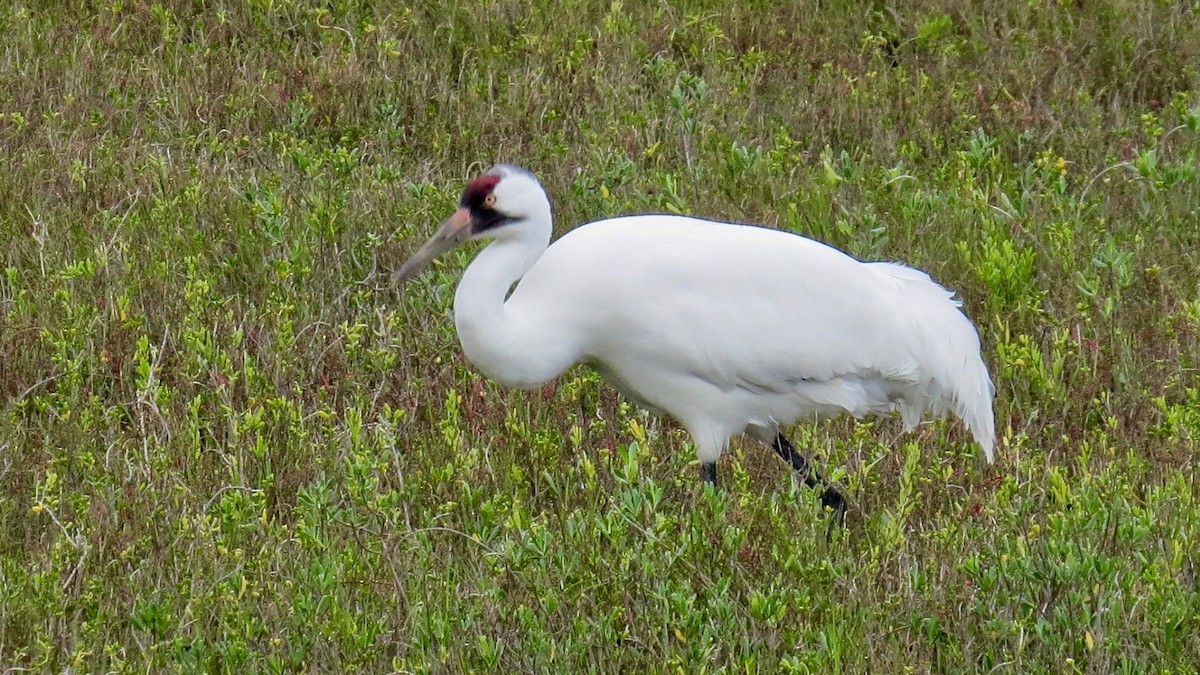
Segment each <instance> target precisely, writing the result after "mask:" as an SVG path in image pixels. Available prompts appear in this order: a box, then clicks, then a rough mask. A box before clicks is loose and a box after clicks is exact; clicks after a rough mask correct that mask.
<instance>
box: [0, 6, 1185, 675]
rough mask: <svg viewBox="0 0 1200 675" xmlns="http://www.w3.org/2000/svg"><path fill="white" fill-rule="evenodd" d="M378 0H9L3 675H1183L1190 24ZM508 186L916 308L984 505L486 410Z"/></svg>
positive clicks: (563, 215) (856, 443)
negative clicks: (464, 197) (878, 276)
mask: <svg viewBox="0 0 1200 675" xmlns="http://www.w3.org/2000/svg"><path fill="white" fill-rule="evenodd" d="M383 4H384V3H371V2H366V1H365V0H328V1H327V2H313V3H303V2H299V1H296V0H214V1H210V2H187V1H184V0H163V1H160V2H150V1H149V0H145V1H142V0H138V1H136V2H135V1H132V0H114V1H112V2H100V3H65V2H32V1H30V0H16V1H15V2H10V3H4V4H3V6H0V269H2V271H3V274H2V275H0V406H2V407H0V670H4V669H5V668H8V667H13V668H15V669H18V670H20V669H32V670H36V671H55V672H59V671H67V670H71V671H76V672H100V671H143V672H145V671H163V670H167V671H171V670H174V671H184V672H195V671H200V670H208V671H227V672H249V671H260V672H261V671H267V672H284V671H287V672H293V671H299V670H303V669H307V670H309V671H312V672H322V671H324V672H330V671H353V670H363V671H373V672H381V671H411V672H431V671H443V670H448V671H454V672H457V671H469V670H470V671H489V670H497V671H505V672H526V671H531V670H541V671H546V672H570V671H575V670H595V671H625V672H640V671H671V672H716V671H724V672H730V673H734V672H738V673H754V672H763V673H772V672H785V673H786V672H793V673H806V672H878V673H883V672H902V671H910V672H928V671H934V670H936V671H948V672H961V671H995V672H1012V673H1018V672H1066V673H1073V672H1095V673H1107V672H1114V671H1116V672H1128V673H1142V672H1176V673H1179V672H1196V671H1197V668H1198V667H1200V666H1198V665H1197V663H1198V662H1200V660H1198V654H1200V592H1198V591H1197V585H1198V578H1197V577H1198V569H1197V557H1198V553H1197V550H1198V548H1200V499H1198V496H1200V495H1198V491H1197V484H1196V474H1197V466H1196V462H1197V451H1196V440H1197V437H1198V436H1200V383H1198V382H1197V379H1196V371H1197V368H1200V295H1198V293H1200V291H1198V289H1200V253H1198V251H1200V216H1198V213H1200V190H1198V189H1197V188H1198V186H1200V183H1198V181H1197V165H1198V157H1197V156H1198V154H1200V74H1198V72H1197V68H1198V67H1200V66H1198V64H1200V5H1197V4H1195V3H1192V2H1166V1H1161V2H1151V1H1146V2H1053V1H1050V0H999V1H997V2H992V3H949V2H947V3H938V2H932V1H930V0H920V1H918V2H911V3H894V4H893V5H889V4H887V3H883V2H878V1H877V2H859V3H829V2H825V3H817V2H813V1H811V0H809V1H797V2H764V1H761V0H752V1H748V2H742V3H728V2H716V1H715V0H690V1H684V2H673V3H662V2H660V3H635V2H620V1H616V2H611V1H609V0H599V1H588V0H568V1H566V2H545V1H541V2H536V3H532V5H530V4H528V3H516V2H482V1H480V0H452V1H450V2H447V3H411V4H408V5H399V4H397V5H395V6H391V7H387V8H385V7H383V6H382V5H383ZM84 6H90V9H87V8H85V7H84ZM495 161H510V162H514V163H518V164H521V165H523V166H525V167H527V168H529V169H531V170H532V171H534V172H535V173H537V174H538V175H539V176H540V177H541V178H542V180H543V182H544V184H545V185H546V186H547V188H548V190H549V191H550V194H551V196H552V198H553V199H554V200H555V209H556V215H557V217H558V222H559V225H560V228H562V229H566V228H569V227H571V226H572V225H573V224H576V223H580V222H584V221H587V220H592V219H596V218H599V217H603V216H609V215H616V214H621V213H629V212H646V211H671V212H686V213H693V214H700V215H704V216H708V217H714V218H726V219H732V220H740V221H749V222H760V223H765V224H767V225H770V226H774V227H780V228H785V229H788V230H793V231H796V232H801V233H805V234H809V235H812V236H814V237H816V238H818V239H821V240H824V241H827V242H829V243H831V244H833V245H836V246H839V247H842V248H844V249H846V250H848V251H850V252H852V253H854V254H856V255H858V256H860V257H864V258H885V259H898V260H904V261H907V262H910V263H912V264H914V265H917V266H919V267H922V268H924V269H926V270H928V271H929V272H931V273H932V274H933V275H934V276H935V277H936V278H938V279H940V280H941V281H943V282H944V283H945V284H947V285H948V286H950V287H952V288H955V289H958V290H959V292H960V294H961V295H962V297H963V298H964V299H965V306H966V309H967V310H968V311H969V313H970V315H971V316H972V317H973V319H974V320H975V321H976V323H977V324H978V325H979V327H980V331H981V334H982V337H983V340H984V344H985V351H986V356H987V359H988V362H989V364H990V365H991V367H992V369H993V374H994V377H995V379H996V384H997V389H998V399H997V407H996V415H997V422H998V428H999V430H1000V435H1001V439H1000V446H999V455H1000V459H999V462H998V463H997V464H996V465H995V466H987V465H985V464H984V463H983V460H982V458H981V457H979V456H978V451H977V448H975V447H974V446H972V445H971V444H970V443H969V442H968V438H967V436H966V434H964V433H963V431H962V429H961V427H960V426H959V425H957V424H952V423H931V424H928V425H924V426H922V427H921V428H920V429H919V430H918V431H917V432H916V433H915V434H913V435H911V436H909V435H902V434H901V433H900V428H899V423H898V421H896V420H877V421H873V422H869V423H854V422H852V421H849V420H836V421H833V422H828V423H823V424H820V425H818V426H815V427H813V426H804V425H801V426H800V427H798V428H796V429H795V430H794V432H793V437H794V438H795V440H796V441H797V445H798V446H800V447H808V448H813V449H815V450H816V451H817V452H818V454H820V455H823V456H824V460H823V462H824V466H826V467H827V468H828V470H829V471H830V473H832V474H833V475H834V476H835V477H836V478H837V479H838V480H840V481H841V482H842V483H843V484H844V485H845V486H846V487H847V489H848V490H849V492H850V494H851V495H852V497H853V499H854V500H855V510H854V511H853V512H852V513H851V516H850V518H849V520H848V526H849V529H848V530H847V531H846V532H845V533H844V534H840V535H837V536H835V537H834V538H833V540H832V541H826V539H825V536H824V534H825V524H826V519H825V517H824V515H823V514H822V513H821V512H820V510H819V506H818V503H817V500H816V498H815V497H814V495H812V494H810V493H809V492H808V491H807V490H804V489H802V488H799V487H796V486H795V485H794V484H793V482H792V477H791V476H790V475H789V471H788V470H787V469H786V467H785V466H784V465H783V463H782V462H780V461H778V459H777V458H775V457H774V455H773V454H772V453H771V452H770V451H769V450H768V449H766V448H762V447H759V446H756V445H754V444H752V443H750V442H741V441H739V442H737V443H735V445H734V446H733V447H732V448H731V452H730V453H729V455H728V456H727V457H726V458H725V459H723V460H722V463H721V466H720V471H721V475H722V480H723V481H724V489H723V490H720V491H717V492H713V491H709V490H705V489H702V488H701V487H700V486H699V481H698V474H697V467H696V463H695V457H694V453H693V451H692V450H691V448H690V447H689V445H688V442H687V439H686V436H685V434H683V432H682V431H680V430H679V429H678V428H677V427H676V426H675V425H674V424H673V423H670V422H667V421H661V420H657V419H654V418H651V417H648V416H646V415H644V414H643V413H641V412H639V411H638V410H637V409H635V408H633V407H631V406H630V405H629V404H628V403H626V402H624V401H622V400H620V399H619V397H618V396H617V395H616V394H614V393H613V392H612V391H611V390H610V389H608V388H606V387H604V386H603V385H602V384H601V383H600V382H599V380H598V379H597V378H596V376H595V375H593V374H591V373H589V372H587V371H585V370H582V369H578V370H574V371H571V372H570V373H568V374H566V375H565V376H564V377H563V378H562V379H561V380H560V381H559V382H557V383H556V384H555V385H554V386H548V387H546V388H545V389H543V390H542V391H540V392H533V393H522V392H513V391H507V390H503V389H500V388H499V387H497V386H495V385H493V384H491V383H489V382H486V381H484V380H482V379H481V377H480V376H479V375H478V374H477V373H476V372H475V371H474V370H473V369H472V368H471V367H470V365H469V364H468V363H466V362H465V360H464V359H463V357H462V355H461V353H460V351H459V349H458V345H457V340H456V338H455V335H454V328H453V322H452V321H451V320H450V318H449V311H450V303H451V296H452V290H453V286H454V282H455V279H456V278H457V276H458V273H459V271H460V270H461V268H462V267H463V265H464V264H466V262H467V261H468V260H469V258H470V256H471V255H472V254H473V252H474V250H466V251H463V252H461V253H458V254H455V255H452V256H448V257H447V258H445V259H444V260H442V261H441V262H440V263H439V264H438V266H437V267H436V268H435V269H434V270H433V271H431V272H430V273H428V274H426V275H425V276H424V277H422V279H420V280H419V281H416V282H414V283H412V284H410V285H409V286H408V287H406V288H405V289H403V291H400V290H397V289H395V288H392V287H391V286H390V276H389V271H390V270H392V269H394V268H395V267H396V266H397V265H398V263H399V261H400V260H402V259H403V258H404V257H405V256H406V255H407V254H408V253H410V252H411V251H412V250H413V247H414V246H415V245H416V244H418V243H419V242H420V240H423V238H424V236H425V235H427V234H428V233H429V232H431V230H432V227H433V226H434V225H435V224H436V222H438V220H440V219H441V218H442V217H444V216H446V215H448V214H449V212H450V210H451V209H452V208H453V206H454V204H455V200H456V198H457V194H458V191H459V190H460V189H461V188H462V186H463V184H464V181H465V180H466V179H468V178H469V177H471V176H473V175H474V174H476V173H477V172H478V171H481V170H482V169H484V168H486V167H487V166H488V165H490V164H491V163H493V162H495ZM468 248H469V247H468Z"/></svg>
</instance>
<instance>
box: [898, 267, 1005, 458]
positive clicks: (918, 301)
mask: <svg viewBox="0 0 1200 675" xmlns="http://www.w3.org/2000/svg"><path fill="white" fill-rule="evenodd" d="M876 265H877V266H878V267H877V269H878V271H880V272H881V273H883V274H885V275H886V276H888V277H890V278H891V279H892V280H893V281H894V282H895V283H896V284H897V285H898V287H899V289H902V292H900V293H898V294H897V295H898V297H899V298H901V300H900V304H901V305H902V307H900V308H899V309H900V310H901V311H902V312H903V313H904V315H905V316H906V317H907V319H908V320H907V321H903V324H904V325H906V326H908V327H909V329H910V330H912V331H913V335H912V337H913V340H912V344H914V345H921V346H922V347H923V348H922V349H921V350H920V356H919V359H920V361H921V363H920V366H919V369H918V370H919V372H920V373H922V376H921V377H920V380H919V383H918V384H917V388H918V389H919V391H920V398H921V399H923V401H922V402H923V405H907V406H902V408H901V411H900V412H901V416H902V417H903V420H904V424H905V426H906V427H910V428H911V427H913V426H915V425H916V423H917V422H918V421H920V418H921V415H922V414H923V412H925V410H928V411H929V412H931V413H933V414H934V415H936V416H939V417H940V416H943V415H945V414H946V413H948V412H953V413H954V414H955V415H956V416H957V417H958V418H959V419H961V420H962V421H963V423H964V424H966V426H967V428H968V429H970V431H971V434H972V435H973V436H974V437H975V441H976V442H977V443H979V446H980V447H981V448H983V452H984V455H985V456H986V457H987V460H988V462H992V461H994V459H995V457H994V446H995V438H996V429H995V418H994V417H993V413H992V400H993V398H994V397H995V393H996V389H995V386H994V385H993V384H992V378H991V376H990V375H989V374H988V370H987V365H986V364H985V363H984V361H983V358H982V356H981V355H980V344H979V333H978V332H976V330H975V326H974V325H973V324H972V323H971V320H970V319H968V318H967V316H966V314H964V313H963V312H962V310H961V307H962V301H960V300H959V299H958V298H956V297H955V296H954V293H953V292H951V291H949V290H947V289H946V288H945V287H943V286H942V285H940V284H938V283H937V282H936V281H934V280H933V279H931V278H930V277H929V275H928V274H926V273H925V272H922V271H921V270H917V269H913V268H911V267H907V266H905V265H901V264H898V263H876Z"/></svg>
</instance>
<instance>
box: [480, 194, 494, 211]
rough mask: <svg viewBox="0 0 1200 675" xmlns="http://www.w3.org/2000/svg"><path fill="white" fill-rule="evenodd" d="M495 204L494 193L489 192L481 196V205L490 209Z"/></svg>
mask: <svg viewBox="0 0 1200 675" xmlns="http://www.w3.org/2000/svg"><path fill="white" fill-rule="evenodd" d="M495 205H496V193H495V192H489V193H488V196H486V197H484V198H483V207H484V208H485V209H490V208H492V207H493V206H495Z"/></svg>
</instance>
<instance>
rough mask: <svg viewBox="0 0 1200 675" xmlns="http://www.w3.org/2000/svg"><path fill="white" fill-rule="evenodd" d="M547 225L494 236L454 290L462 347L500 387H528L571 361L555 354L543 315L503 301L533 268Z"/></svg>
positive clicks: (547, 233)
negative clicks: (514, 234)
mask: <svg viewBox="0 0 1200 675" xmlns="http://www.w3.org/2000/svg"><path fill="white" fill-rule="evenodd" d="M545 219H546V223H545V224H546V227H544V228H536V231H534V232H529V233H528V234H525V235H523V236H520V237H515V238H511V239H499V240H497V241H495V242H493V243H492V244H491V245H489V246H488V247H487V248H485V249H483V251H481V252H480V253H479V255H478V256H476V257H475V260H474V261H472V262H471V264H470V265H469V266H468V267H467V269H466V271H465V272H464V273H463V276H462V281H460V282H459V284H458V290H457V291H456V292H455V295H454V321H455V325H456V327H457V329H458V339H459V341H460V342H462V346H463V351H464V352H465V353H466V355H467V358H468V359H470V360H471V362H472V363H474V364H475V365H476V366H477V367H478V368H479V369H480V370H482V371H483V372H484V374H485V375H487V376H488V377H489V378H491V379H493V380H496V381H498V382H500V383H501V384H503V385H505V386H510V387H521V388H530V387H535V386H537V385H540V384H542V383H543V382H545V381H547V380H549V379H551V378H553V377H554V376H556V375H558V374H559V373H560V372H561V371H562V370H563V369H565V368H566V367H567V366H569V365H571V364H570V363H569V362H567V363H562V361H564V360H566V361H569V359H568V358H567V355H560V354H559V352H560V351H561V350H562V345H560V344H556V338H557V336H556V335H555V330H554V329H555V326H554V325H553V323H552V320H551V322H550V325H546V323H545V322H539V321H538V319H545V318H548V317H544V316H541V317H539V316H537V315H536V314H534V313H531V312H528V311H522V310H521V309H519V308H514V307H510V306H508V304H506V302H505V298H506V296H507V295H508V291H509V289H510V288H512V285H513V284H514V283H515V282H517V281H518V280H519V279H520V278H521V277H523V276H524V275H525V273H526V272H528V271H529V270H530V268H532V267H533V265H534V263H536V262H537V261H538V259H539V258H540V257H541V256H542V253H543V252H544V251H545V250H546V245H547V244H548V243H549V239H550V229H551V228H550V223H549V219H550V217H549V214H548V213H547V214H546V216H545Z"/></svg>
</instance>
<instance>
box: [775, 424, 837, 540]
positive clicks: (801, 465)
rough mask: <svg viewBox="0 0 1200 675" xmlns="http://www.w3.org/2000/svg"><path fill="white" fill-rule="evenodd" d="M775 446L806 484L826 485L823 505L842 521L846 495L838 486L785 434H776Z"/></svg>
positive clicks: (811, 485) (811, 486) (822, 498)
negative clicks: (797, 448)
mask: <svg viewBox="0 0 1200 675" xmlns="http://www.w3.org/2000/svg"><path fill="white" fill-rule="evenodd" d="M771 447H773V448H775V452H776V453H777V454H778V455H779V456H780V457H782V458H783V461H785V462H787V463H788V464H790V465H791V467H792V468H793V469H795V470H796V471H797V472H798V473H799V474H800V477H801V478H802V479H803V480H804V484H805V485H807V486H808V487H810V488H812V489H814V490H815V489H817V488H818V487H824V488H825V490H824V491H823V492H821V506H828V507H829V509H830V510H831V511H833V517H834V519H835V522H839V523H840V522H841V521H842V520H843V519H844V518H845V516H846V508H847V504H846V496H845V495H843V494H842V493H841V492H840V491H839V490H838V489H837V488H836V487H834V486H832V485H830V484H829V481H827V480H825V477H824V476H822V475H821V474H820V473H818V472H817V470H816V469H814V468H812V467H811V466H810V465H809V463H808V459H807V458H806V457H805V456H804V455H802V454H800V453H799V452H798V451H797V450H796V448H795V446H793V445H792V444H791V442H790V441H788V439H786V438H784V436H783V434H776V435H775V442H774V443H772V444H771Z"/></svg>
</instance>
